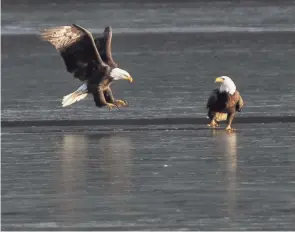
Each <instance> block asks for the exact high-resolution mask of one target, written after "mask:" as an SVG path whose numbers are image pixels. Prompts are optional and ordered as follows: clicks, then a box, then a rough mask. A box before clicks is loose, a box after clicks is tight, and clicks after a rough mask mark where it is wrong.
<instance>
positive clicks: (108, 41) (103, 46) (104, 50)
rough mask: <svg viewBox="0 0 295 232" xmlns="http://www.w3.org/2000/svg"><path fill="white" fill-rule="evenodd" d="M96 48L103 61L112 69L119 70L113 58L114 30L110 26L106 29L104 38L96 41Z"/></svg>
mask: <svg viewBox="0 0 295 232" xmlns="http://www.w3.org/2000/svg"><path fill="white" fill-rule="evenodd" d="M94 41H95V44H96V47H97V49H98V51H99V54H100V56H101V58H102V60H103V61H104V62H105V63H106V64H108V65H109V66H110V67H112V68H117V67H118V65H117V64H116V63H115V61H114V60H113V56H112V28H111V26H108V27H106V28H105V29H104V32H103V36H102V37H98V38H96V39H95V40H94Z"/></svg>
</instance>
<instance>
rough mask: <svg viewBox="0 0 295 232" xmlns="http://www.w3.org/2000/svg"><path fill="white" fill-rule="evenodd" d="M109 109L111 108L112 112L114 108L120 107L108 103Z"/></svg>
mask: <svg viewBox="0 0 295 232" xmlns="http://www.w3.org/2000/svg"><path fill="white" fill-rule="evenodd" d="M107 107H108V108H109V110H111V109H112V108H113V107H118V106H116V105H115V104H112V103H107Z"/></svg>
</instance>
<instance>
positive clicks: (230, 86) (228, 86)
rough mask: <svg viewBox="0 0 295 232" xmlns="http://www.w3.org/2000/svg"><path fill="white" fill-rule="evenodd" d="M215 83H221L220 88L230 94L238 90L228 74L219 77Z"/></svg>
mask: <svg viewBox="0 0 295 232" xmlns="http://www.w3.org/2000/svg"><path fill="white" fill-rule="evenodd" d="M215 83H221V85H220V88H219V90H220V92H227V93H229V94H230V95H233V94H234V93H235V92H236V89H237V88H236V85H235V83H234V82H233V81H232V79H230V78H229V77H227V76H221V77H217V78H216V80H215Z"/></svg>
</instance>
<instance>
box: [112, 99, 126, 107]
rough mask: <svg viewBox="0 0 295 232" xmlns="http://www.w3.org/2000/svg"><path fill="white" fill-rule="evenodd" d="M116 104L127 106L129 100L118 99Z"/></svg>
mask: <svg viewBox="0 0 295 232" xmlns="http://www.w3.org/2000/svg"><path fill="white" fill-rule="evenodd" d="M115 104H116V105H117V106H118V107H119V106H127V105H128V104H127V102H126V101H123V100H116V101H115Z"/></svg>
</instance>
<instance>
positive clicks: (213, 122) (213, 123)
mask: <svg viewBox="0 0 295 232" xmlns="http://www.w3.org/2000/svg"><path fill="white" fill-rule="evenodd" d="M207 125H208V126H209V127H213V128H215V127H218V126H219V124H218V123H217V122H215V120H212V121H211V123H210V124H207Z"/></svg>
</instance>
